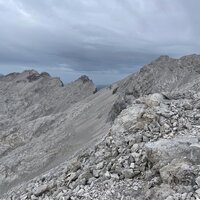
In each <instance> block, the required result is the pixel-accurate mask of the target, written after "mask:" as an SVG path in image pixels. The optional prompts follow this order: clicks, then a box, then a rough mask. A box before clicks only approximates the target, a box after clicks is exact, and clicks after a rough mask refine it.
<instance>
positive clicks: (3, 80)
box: [0, 55, 200, 199]
mask: <svg viewBox="0 0 200 200" xmlns="http://www.w3.org/2000/svg"><path fill="white" fill-rule="evenodd" d="M199 67H200V56H197V55H191V56H185V57H182V58H180V59H172V58H169V57H168V56H161V57H160V58H158V59H157V60H155V61H153V62H152V63H150V64H149V65H145V66H144V67H143V68H141V70H140V71H139V72H138V73H135V74H133V75H131V76H129V77H127V78H126V79H124V80H122V81H119V82H117V83H115V84H113V85H111V86H109V87H107V88H104V89H102V90H100V91H99V92H97V93H96V88H95V86H94V84H93V83H92V81H91V80H90V79H89V78H88V77H86V76H82V77H80V78H79V79H78V80H76V81H74V82H72V83H70V84H67V85H64V84H63V83H62V82H61V81H60V79H58V78H52V77H50V76H49V75H48V74H47V73H41V74H39V73H38V72H36V71H33V70H31V71H25V72H23V73H13V74H9V75H6V76H2V77H0V190H1V193H5V192H6V191H7V190H9V189H10V188H11V187H13V186H16V185H18V184H19V183H22V182H23V181H28V180H31V179H32V178H34V177H36V178H35V179H34V180H33V181H31V182H30V184H29V186H28V187H26V184H25V185H24V186H22V187H21V189H20V190H19V195H18V194H15V195H13V194H11V195H10V197H11V196H12V197H13V198H15V197H18V198H19V199H23V198H24V196H23V195H24V193H25V196H26V195H27V196H26V197H27V199H30V196H31V195H32V197H33V198H35V197H41V198H46V197H52V198H58V199H59V198H60V197H66V195H67V194H69V196H70V195H71V196H74V197H77V198H79V197H80V195H81V194H82V195H86V196H87V195H88V198H89V197H92V198H93V199H101V198H102V197H104V198H105V199H117V198H119V199H121V198H124V196H123V195H129V197H138V199H145V198H147V199H148V198H149V199H165V197H166V198H167V196H169V195H168V193H169V194H170V192H171V194H172V195H173V194H174V193H175V191H176V188H174V190H173V188H172V187H171V186H172V185H171V183H168V182H167V181H168V180H169V179H170V178H171V177H168V174H169V173H172V174H174V175H176V174H177V173H178V174H177V176H176V179H177V180H178V181H179V183H180V184H182V183H184V184H185V181H186V180H185V179H184V178H182V177H183V176H184V174H185V173H186V175H188V176H189V179H191V180H190V181H191V183H192V184H193V185H192V187H194V188H193V189H192V190H193V192H194V191H196V190H197V188H198V186H197V185H196V183H195V180H196V179H197V178H198V174H200V171H199V172H198V170H197V171H196V169H197V168H198V165H199V156H198V155H199V145H198V142H199V140H198V137H199V125H198V123H199V119H200V116H199V115H198V111H199V108H200V106H199V102H200V101H199V99H200V94H199V92H198V91H199V89H200V84H199V83H200V75H199V71H200V70H199ZM189 90H191V92H189ZM192 90H193V91H192ZM94 93H95V94H94ZM150 93H156V94H153V95H149V96H146V95H147V94H150ZM161 93H162V94H161ZM122 110H123V111H122ZM121 111H122V112H121ZM120 113H121V114H120ZM111 121H112V122H113V121H114V122H113V126H112V128H111V124H110V122H111ZM110 128H111V129H110ZM187 134H189V137H188V136H187ZM182 135H184V137H182ZM103 137H104V139H103V140H100V139H101V138H103ZM187 138H189V139H187ZM97 141H98V144H97ZM188 142H189V143H188ZM95 144H97V145H96V146H95V148H94V149H93V150H92V151H89V152H88V153H85V154H78V155H79V157H78V158H77V161H76V162H75V163H73V164H72V166H71V165H70V166H69V167H68V165H67V164H66V163H65V164H63V162H64V161H68V160H69V159H70V158H71V157H72V156H74V155H75V154H76V153H78V152H79V151H80V150H82V149H84V148H87V147H94V145H95ZM163 147H164V148H163ZM168 148H169V149H170V150H169V151H166V149H168ZM174 151H176V154H174ZM185 157H186V160H185ZM167 162H168V163H169V166H165V165H166V164H167ZM174 163H175V164H176V165H175V167H173V165H174ZM181 163H183V165H184V166H185V168H184V169H182V168H181ZM193 165H194V166H193ZM191 166H192V167H191ZM55 167H58V168H55ZM50 169H51V171H50V172H48V171H49V170H50ZM194 169H195V170H194ZM43 172H46V173H47V172H48V173H47V175H46V176H45V178H44V177H42V176H40V175H41V174H42V173H43ZM193 172H194V173H193ZM170 176H171V175H170ZM138 177H139V179H138ZM44 180H45V181H44ZM104 181H105V182H104ZM44 182H45V183H44ZM52 182H54V183H55V182H56V185H54V184H52ZM175 182H176V181H175ZM172 183H174V180H173V181H172ZM63 184H64V185H63ZM94 184H95V185H94ZM106 184H108V188H106V187H107V186H106V187H105V185H106ZM165 184H167V186H166V185H165ZM198 184H199V185H200V183H198ZM93 185H94V187H93ZM149 185H150V188H149ZM112 186H113V191H114V193H112V192H109V190H110V188H111V187H112ZM165 186H166V187H165ZM154 187H155V188H154ZM27 188H28V190H29V192H25V190H26V189H27ZM167 188H171V189H167ZM65 189H66V192H65V193H63V192H59V191H60V190H62V191H63V190H65ZM157 189H159V190H158V191H160V193H159V192H154V191H156V190H157ZM105 190H106V191H107V192H106V193H105V192H104V191H105ZM165 190H167V192H168V193H167V192H166V191H165ZM184 190H185V191H186V190H187V192H188V194H187V195H189V193H190V192H191V191H190V189H189V188H182V189H180V190H179V191H184ZM11 191H12V190H11ZM13 191H15V189H14V188H13ZM16 191H18V189H16ZM119 191H120V194H121V193H124V194H123V195H122V196H119V195H118V193H119ZM123 191H125V192H123ZM144 191H145V192H144ZM81 192H82V193H81ZM26 193H27V194H26ZM66 193H67V194H66ZM161 193H163V194H161ZM194 193H195V192H194ZM96 194H97V196H95V195H96ZM59 195H60V196H59ZM162 195H163V196H162ZM26 197H25V198H26ZM127 198H128V197H127ZM83 199H84V198H83ZM85 199H87V198H85ZM136 199H137V198H136ZM171 199H172V198H171Z"/></svg>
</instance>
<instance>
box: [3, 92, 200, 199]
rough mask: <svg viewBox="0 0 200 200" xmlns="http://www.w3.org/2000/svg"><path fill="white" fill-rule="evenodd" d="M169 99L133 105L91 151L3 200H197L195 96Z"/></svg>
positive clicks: (150, 98) (199, 105) (199, 160)
mask: <svg viewBox="0 0 200 200" xmlns="http://www.w3.org/2000/svg"><path fill="white" fill-rule="evenodd" d="M170 95H171V96H170V98H169V97H167V96H169V94H167V93H163V94H161V93H160V94H158V93H155V94H152V95H145V96H143V97H140V98H138V99H136V100H134V101H133V102H132V104H131V105H129V106H128V107H127V108H126V109H124V110H123V111H122V112H121V114H120V115H119V116H118V117H117V118H116V120H115V121H114V123H113V126H112V127H111V129H110V131H109V132H108V133H107V135H106V136H105V137H104V138H103V139H102V141H100V142H99V143H98V144H96V146H95V147H94V148H93V149H89V150H87V151H84V152H82V153H80V154H79V155H78V156H77V157H76V158H74V159H73V161H72V162H71V163H70V164H68V163H63V164H62V165H60V166H59V167H57V168H55V169H52V170H51V171H50V172H49V173H46V174H44V175H42V176H39V177H37V178H35V179H33V180H32V181H30V182H28V183H26V184H25V185H21V187H18V188H15V189H14V190H13V191H11V192H10V193H9V194H8V196H7V197H6V199H9V198H10V199H46V200H47V199H48V200H50V199H60V200H61V199H69V200H70V199H71V200H76V199H77V200H78V199H85V200H89V199H99V200H103V199H105V200H109V199H110V200H111V199H119V200H121V199H124V200H129V199H130V200H134V199H136V200H143V199H157V200H159V199H160V200H163V199H166V200H172V199H174V200H179V199H181V200H189V199H190V200H194V199H199V198H200V140H199V138H200V114H199V109H200V93H195V92H192V91H191V92H189V91H188V92H187V93H185V94H182V96H184V98H183V97H182V98H177V96H178V94H176V93H174V94H173V95H172V94H170Z"/></svg>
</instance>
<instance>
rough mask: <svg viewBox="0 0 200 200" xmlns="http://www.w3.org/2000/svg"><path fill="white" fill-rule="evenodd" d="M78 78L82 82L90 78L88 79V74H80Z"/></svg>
mask: <svg viewBox="0 0 200 200" xmlns="http://www.w3.org/2000/svg"><path fill="white" fill-rule="evenodd" d="M78 80H81V81H82V82H83V83H86V82H90V81H91V80H90V79H89V77H88V76H86V75H82V76H80V77H79V78H78Z"/></svg>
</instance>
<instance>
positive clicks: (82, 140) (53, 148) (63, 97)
mask: <svg viewBox="0 0 200 200" xmlns="http://www.w3.org/2000/svg"><path fill="white" fill-rule="evenodd" d="M95 92H96V88H95V86H94V84H93V83H92V82H91V81H90V80H89V79H88V78H87V77H86V76H83V77H81V78H80V79H78V80H76V81H74V82H72V83H70V84H68V85H65V86H64V85H63V84H62V82H61V81H60V80H59V79H57V78H52V77H50V76H49V75H48V74H46V73H45V74H44V73H42V74H39V73H37V72H35V71H25V72H23V73H20V74H9V75H7V76H4V77H2V78H0V96H1V98H0V105H1V106H0V114H1V115H0V123H1V129H0V132H1V134H0V144H1V147H0V162H1V165H0V168H1V176H0V179H1V182H0V183H1V185H0V191H1V192H6V190H7V189H9V188H10V187H12V186H14V185H16V184H18V183H20V182H21V181H23V180H28V179H30V178H33V177H34V176H36V175H39V174H40V173H42V172H44V171H46V170H48V169H51V168H52V167H54V166H56V165H58V164H59V163H60V162H63V161H65V160H67V159H69V158H70V156H72V155H73V154H75V153H76V152H77V151H78V150H80V149H81V148H83V147H85V146H87V145H89V143H90V142H91V141H92V140H95V139H98V137H99V136H100V135H102V133H103V132H104V131H105V132H106V131H107V130H108V128H109V127H110V126H109V125H106V124H108V123H107V122H106V118H107V117H106V116H107V115H108V112H109V110H110V109H111V107H112V104H113V102H114V99H115V98H116V96H113V95H112V94H111V91H110V90H104V91H102V92H100V93H98V94H94V93H95ZM92 94H94V95H93V96H91V95H92Z"/></svg>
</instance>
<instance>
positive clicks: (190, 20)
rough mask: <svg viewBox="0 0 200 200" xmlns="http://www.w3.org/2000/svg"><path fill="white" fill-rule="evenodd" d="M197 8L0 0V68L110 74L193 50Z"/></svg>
mask: <svg viewBox="0 0 200 200" xmlns="http://www.w3.org/2000/svg"><path fill="white" fill-rule="evenodd" d="M199 8H200V1H198V0H191V1H188V0H176V1H168V0H162V1H160V0H152V1H147V0H109V1H108V0H101V1H99V0H74V1H71V0H59V1H58V0H57V1H56V0H42V1H41V0H29V1H27V0H8V1H4V0H0V30H1V34H0V73H1V72H2V73H7V72H10V71H21V70H23V69H27V68H35V69H37V70H39V71H49V72H50V73H52V75H57V76H62V78H63V79H64V80H66V81H70V80H72V79H74V78H76V77H78V76H79V75H80V74H82V73H86V74H87V75H90V76H91V77H92V78H94V79H95V82H97V83H103V82H106V83H108V82H111V81H115V80H117V79H119V78H122V77H124V76H126V75H127V74H129V73H131V72H134V71H135V70H136V69H138V67H139V66H142V65H143V64H145V63H148V62H150V61H151V60H152V59H154V58H156V57H157V56H159V55H160V54H168V55H170V56H181V55H184V54H192V53H199V50H200V45H199V43H200V40H199V34H200V27H199V26H198V21H199V18H200V14H199Z"/></svg>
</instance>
